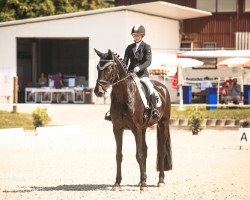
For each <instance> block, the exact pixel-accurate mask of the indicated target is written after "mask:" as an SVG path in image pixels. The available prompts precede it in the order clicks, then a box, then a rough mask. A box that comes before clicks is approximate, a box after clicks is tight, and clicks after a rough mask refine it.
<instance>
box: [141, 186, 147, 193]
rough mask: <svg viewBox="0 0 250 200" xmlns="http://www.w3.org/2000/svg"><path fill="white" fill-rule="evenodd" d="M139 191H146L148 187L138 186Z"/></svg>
mask: <svg viewBox="0 0 250 200" xmlns="http://www.w3.org/2000/svg"><path fill="white" fill-rule="evenodd" d="M140 191H141V192H147V191H148V188H147V187H140Z"/></svg>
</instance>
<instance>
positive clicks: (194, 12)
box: [126, 1, 212, 20]
mask: <svg viewBox="0 0 250 200" xmlns="http://www.w3.org/2000/svg"><path fill="white" fill-rule="evenodd" d="M126 9H127V10H130V11H135V12H140V13H145V14H149V15H155V16H159V17H165V18H171V19H176V20H183V19H191V18H197V17H205V16H210V15H212V13H211V12H206V11H203V10H198V9H194V8H189V7H185V6H180V5H177V4H172V3H167V2H164V1H156V2H151V3H142V4H134V5H130V6H127V8H126Z"/></svg>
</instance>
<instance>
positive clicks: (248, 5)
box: [245, 0, 250, 12]
mask: <svg viewBox="0 0 250 200" xmlns="http://www.w3.org/2000/svg"><path fill="white" fill-rule="evenodd" d="M245 12H250V0H245Z"/></svg>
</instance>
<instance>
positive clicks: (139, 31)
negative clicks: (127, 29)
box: [131, 25, 145, 37]
mask: <svg viewBox="0 0 250 200" xmlns="http://www.w3.org/2000/svg"><path fill="white" fill-rule="evenodd" d="M133 34H141V35H142V37H144V36H145V28H144V27H143V26H142V25H136V26H134V27H133V28H132V30H131V35H133Z"/></svg>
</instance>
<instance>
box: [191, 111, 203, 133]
mask: <svg viewBox="0 0 250 200" xmlns="http://www.w3.org/2000/svg"><path fill="white" fill-rule="evenodd" d="M203 121H204V116H203V113H202V112H201V111H193V112H191V114H190V116H189V125H190V126H191V130H192V133H193V135H198V133H199V132H200V131H201V130H202V123H203Z"/></svg>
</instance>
